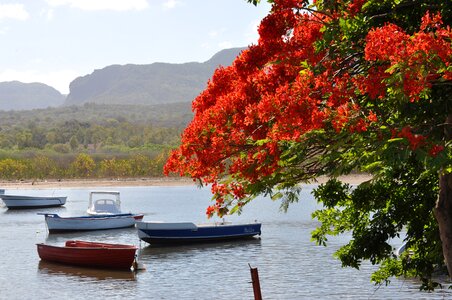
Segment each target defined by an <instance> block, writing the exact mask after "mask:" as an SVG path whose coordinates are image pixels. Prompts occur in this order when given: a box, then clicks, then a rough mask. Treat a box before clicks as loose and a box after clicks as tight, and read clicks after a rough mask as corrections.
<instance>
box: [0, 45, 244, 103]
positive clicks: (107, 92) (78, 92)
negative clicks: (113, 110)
mask: <svg viewBox="0 0 452 300" xmlns="http://www.w3.org/2000/svg"><path fill="white" fill-rule="evenodd" d="M244 49H246V48H244V47H242V48H230V49H224V50H221V51H219V52H217V53H216V54H214V55H213V56H212V57H211V58H210V59H209V60H207V61H205V62H186V63H178V64H175V63H163V62H156V63H152V64H125V65H119V64H113V65H109V66H106V67H104V68H102V69H97V70H94V71H93V72H92V73H90V74H86V75H84V76H80V77H77V78H75V79H74V80H73V81H72V82H71V83H70V86H69V89H70V92H69V94H68V95H63V94H61V93H60V92H59V91H57V90H56V89H55V88H53V87H51V86H49V85H46V84H44V83H39V82H35V83H23V82H19V81H7V82H0V110H5V111H8V110H32V109H43V108H47V107H59V106H72V105H75V106H80V105H84V104H86V103H95V104H111V105H158V104H171V103H181V102H191V101H192V100H193V99H194V98H195V97H196V96H197V95H199V93H200V92H201V91H202V90H203V89H205V87H206V86H207V82H208V80H209V78H211V77H212V75H213V73H214V71H215V69H216V68H218V67H219V66H224V67H226V66H228V65H230V64H232V62H233V61H234V59H235V58H236V57H237V56H238V55H239V54H240V52H241V51H243V50H244Z"/></svg>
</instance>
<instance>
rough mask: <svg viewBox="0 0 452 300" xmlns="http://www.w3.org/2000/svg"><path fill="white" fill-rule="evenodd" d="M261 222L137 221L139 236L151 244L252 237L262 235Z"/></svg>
mask: <svg viewBox="0 0 452 300" xmlns="http://www.w3.org/2000/svg"><path fill="white" fill-rule="evenodd" d="M261 225H262V224H261V223H257V222H256V223H246V224H232V223H229V222H216V223H210V224H198V225H196V224H194V223H191V222H177V223H166V222H142V221H141V222H137V224H136V227H137V229H138V237H139V238H140V239H141V240H143V241H145V242H147V243H149V244H185V243H195V242H211V241H224V240H233V239H244V238H251V237H254V236H256V235H261Z"/></svg>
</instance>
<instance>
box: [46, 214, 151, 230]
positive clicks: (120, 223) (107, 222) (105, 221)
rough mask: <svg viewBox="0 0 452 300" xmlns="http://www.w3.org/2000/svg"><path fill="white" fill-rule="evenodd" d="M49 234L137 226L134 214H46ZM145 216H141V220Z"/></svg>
mask: <svg viewBox="0 0 452 300" xmlns="http://www.w3.org/2000/svg"><path fill="white" fill-rule="evenodd" d="M44 216H45V221H46V224H47V229H48V230H49V233H57V232H71V231H91V230H106V229H118V228H127V227H133V226H135V223H136V221H137V219H136V218H137V217H139V216H140V215H134V214H118V215H104V216H80V217H60V216H58V215H57V214H44ZM142 217H143V216H142V215H141V218H142Z"/></svg>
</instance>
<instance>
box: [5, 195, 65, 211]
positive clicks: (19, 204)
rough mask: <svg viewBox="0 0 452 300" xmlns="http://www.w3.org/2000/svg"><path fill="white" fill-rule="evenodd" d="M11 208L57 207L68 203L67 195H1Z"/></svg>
mask: <svg viewBox="0 0 452 300" xmlns="http://www.w3.org/2000/svg"><path fill="white" fill-rule="evenodd" d="M0 198H1V199H2V200H3V202H4V203H5V205H6V207H8V208H10V209H21V208H41V207H57V206H62V205H64V204H66V199H67V197H53V196H50V197H38V196H21V195H0Z"/></svg>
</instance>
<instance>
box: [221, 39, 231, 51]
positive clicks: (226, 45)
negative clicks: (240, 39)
mask: <svg viewBox="0 0 452 300" xmlns="http://www.w3.org/2000/svg"><path fill="white" fill-rule="evenodd" d="M218 47H219V48H220V49H229V48H232V47H233V45H232V43H231V42H228V41H224V42H221V43H218Z"/></svg>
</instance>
